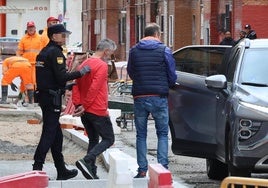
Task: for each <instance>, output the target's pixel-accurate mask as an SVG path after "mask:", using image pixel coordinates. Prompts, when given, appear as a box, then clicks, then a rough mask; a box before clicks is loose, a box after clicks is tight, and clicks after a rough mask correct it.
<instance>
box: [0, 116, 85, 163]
mask: <svg viewBox="0 0 268 188" xmlns="http://www.w3.org/2000/svg"><path fill="white" fill-rule="evenodd" d="M29 119H36V117H35V116H32V115H20V114H19V113H18V114H13V115H6V114H0V160H32V159H33V155H34V152H35V149H36V146H37V144H38V142H39V139H40V135H41V131H42V125H41V124H28V123H27V120H29ZM85 154H86V150H85V149H83V148H81V147H80V146H78V145H76V144H75V143H73V142H71V141H70V140H68V139H67V138H64V141H63V155H64V157H65V162H66V163H67V164H72V165H74V163H75V161H76V160H78V159H80V158H81V157H83V156H84V155H85ZM48 161H50V162H52V156H51V153H50V152H49V153H48V155H47V157H46V162H48Z"/></svg>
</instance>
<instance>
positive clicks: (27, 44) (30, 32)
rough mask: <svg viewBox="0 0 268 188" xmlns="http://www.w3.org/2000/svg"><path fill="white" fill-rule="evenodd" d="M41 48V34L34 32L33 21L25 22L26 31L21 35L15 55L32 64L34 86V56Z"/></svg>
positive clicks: (34, 82)
mask: <svg viewBox="0 0 268 188" xmlns="http://www.w3.org/2000/svg"><path fill="white" fill-rule="evenodd" d="M41 49H42V40H41V36H40V35H39V34H38V33H37V32H36V27H35V23H34V22H33V21H30V22H27V32H26V34H25V35H24V36H23V37H22V39H21V40H20V42H19V44H18V50H17V53H16V55H17V56H22V57H24V58H26V59H28V60H29V62H30V63H31V65H32V68H31V69H32V71H31V72H32V73H31V74H32V83H33V84H34V87H35V85H36V78H35V62H36V60H35V59H36V56H37V55H38V54H39V52H40V51H41Z"/></svg>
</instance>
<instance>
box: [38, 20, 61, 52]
mask: <svg viewBox="0 0 268 188" xmlns="http://www.w3.org/2000/svg"><path fill="white" fill-rule="evenodd" d="M58 22H59V19H57V18H55V17H53V16H50V17H49V18H48V19H47V27H45V28H44V30H43V32H42V34H41V39H42V46H43V47H45V46H46V45H47V44H48V42H49V38H48V36H47V28H48V27H50V26H52V25H55V24H57V23H58Z"/></svg>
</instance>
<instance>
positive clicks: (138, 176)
mask: <svg viewBox="0 0 268 188" xmlns="http://www.w3.org/2000/svg"><path fill="white" fill-rule="evenodd" d="M145 177H146V172H138V174H137V175H136V176H134V178H145Z"/></svg>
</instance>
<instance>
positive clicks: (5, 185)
mask: <svg viewBox="0 0 268 188" xmlns="http://www.w3.org/2000/svg"><path fill="white" fill-rule="evenodd" d="M0 187H1V188H47V187H48V176H47V175H46V172H43V171H30V172H25V173H20V174H14V175H9V176H4V177H0Z"/></svg>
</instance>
